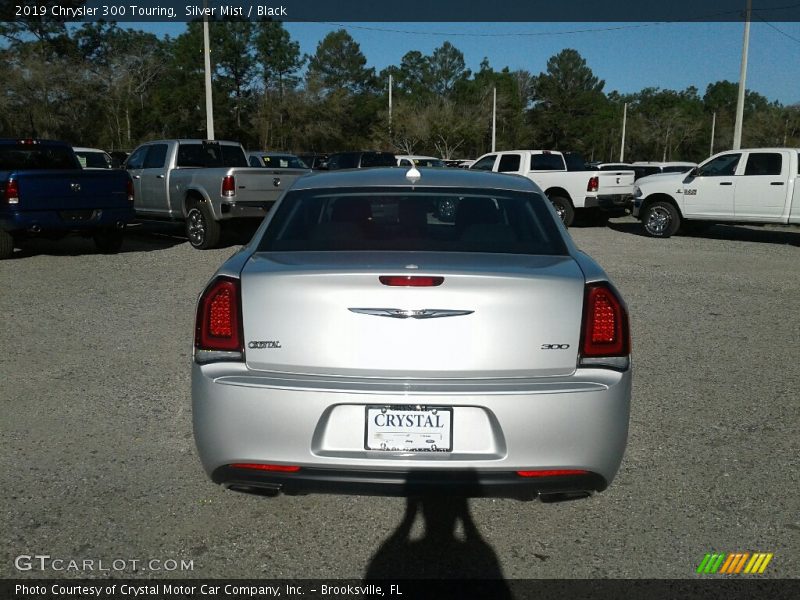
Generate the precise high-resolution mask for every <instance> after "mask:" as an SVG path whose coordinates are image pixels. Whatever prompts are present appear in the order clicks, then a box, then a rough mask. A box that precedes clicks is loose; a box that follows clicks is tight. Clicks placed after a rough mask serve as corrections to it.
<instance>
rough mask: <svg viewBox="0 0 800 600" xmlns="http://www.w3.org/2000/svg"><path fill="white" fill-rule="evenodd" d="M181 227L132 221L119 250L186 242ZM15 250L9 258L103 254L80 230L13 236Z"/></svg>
mask: <svg viewBox="0 0 800 600" xmlns="http://www.w3.org/2000/svg"><path fill="white" fill-rule="evenodd" d="M182 231H183V230H182V229H181V228H179V229H175V226H174V225H170V224H168V223H165V224H161V223H159V224H155V225H151V224H140V223H134V224H133V225H130V226H128V227H127V228H126V230H125V240H124V241H123V243H122V248H121V249H120V250H119V252H118V254H128V253H131V252H152V251H154V250H165V249H167V248H171V247H173V246H177V245H178V244H182V243H184V242H186V238H185V237H183V235H182ZM14 247H15V251H14V254H13V256H12V257H11V259H12V260H13V259H22V258H29V257H32V256H40V255H45V256H84V255H87V254H102V253H101V252H99V251H98V250H97V248H96V247H95V244H94V241H93V240H92V238H91V236H89V237H86V236H83V235H80V234H73V235H66V236H64V237H60V238H58V237H56V238H51V237H47V236H46V235H44V236H31V237H26V238H22V239H20V240H16V241H15V243H14Z"/></svg>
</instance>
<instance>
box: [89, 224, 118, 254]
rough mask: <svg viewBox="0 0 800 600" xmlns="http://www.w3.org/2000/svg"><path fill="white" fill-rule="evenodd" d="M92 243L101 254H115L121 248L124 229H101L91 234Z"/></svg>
mask: <svg viewBox="0 0 800 600" xmlns="http://www.w3.org/2000/svg"><path fill="white" fill-rule="evenodd" d="M92 238H93V239H94V245H95V246H96V247H97V249H98V250H99V251H100V252H102V253H103V254H116V253H117V252H119V251H120V249H121V248H122V241H123V239H124V238H125V230H124V229H101V230H99V231H95V232H94V234H93V235H92Z"/></svg>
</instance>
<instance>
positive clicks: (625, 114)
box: [619, 102, 628, 162]
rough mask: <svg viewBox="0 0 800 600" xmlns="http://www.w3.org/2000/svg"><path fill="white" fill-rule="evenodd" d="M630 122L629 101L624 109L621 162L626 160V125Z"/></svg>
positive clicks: (620, 151)
mask: <svg viewBox="0 0 800 600" xmlns="http://www.w3.org/2000/svg"><path fill="white" fill-rule="evenodd" d="M627 122H628V103H627V102H626V103H625V106H624V107H623V109H622V144H621V145H620V147H619V162H625V125H626V124H627Z"/></svg>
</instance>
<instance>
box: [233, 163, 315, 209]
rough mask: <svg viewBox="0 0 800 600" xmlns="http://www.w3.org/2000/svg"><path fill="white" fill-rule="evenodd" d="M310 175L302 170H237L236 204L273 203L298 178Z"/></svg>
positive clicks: (251, 168) (254, 168)
mask: <svg viewBox="0 0 800 600" xmlns="http://www.w3.org/2000/svg"><path fill="white" fill-rule="evenodd" d="M308 173H311V171H310V170H308V171H306V170H304V169H271V168H269V167H249V168H246V169H245V168H241V169H239V168H237V169H235V170H234V173H233V175H234V177H235V178H236V203H237V204H241V203H248V202H253V203H262V202H275V201H276V200H277V199H278V198H279V197H280V195H281V194H282V193H283V192H284V191H285V190H286V189H288V188H289V187H290V186H291V185H292V184H293V183H294V182H295V180H296V179H297V178H298V177H302V176H303V175H306V174H308Z"/></svg>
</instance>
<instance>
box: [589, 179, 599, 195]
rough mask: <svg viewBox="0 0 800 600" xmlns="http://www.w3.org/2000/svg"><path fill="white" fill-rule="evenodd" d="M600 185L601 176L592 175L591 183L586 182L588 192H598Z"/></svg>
mask: <svg viewBox="0 0 800 600" xmlns="http://www.w3.org/2000/svg"><path fill="white" fill-rule="evenodd" d="M599 187H600V178H599V177H590V178H589V183H587V184H586V191H587V192H596V191H597V190H598V188H599Z"/></svg>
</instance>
